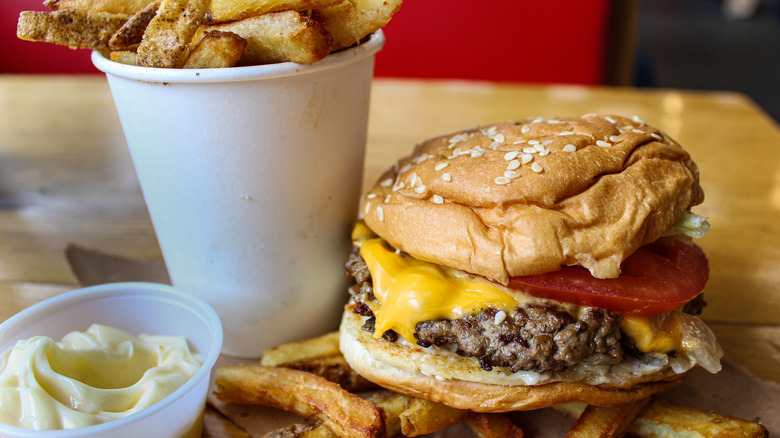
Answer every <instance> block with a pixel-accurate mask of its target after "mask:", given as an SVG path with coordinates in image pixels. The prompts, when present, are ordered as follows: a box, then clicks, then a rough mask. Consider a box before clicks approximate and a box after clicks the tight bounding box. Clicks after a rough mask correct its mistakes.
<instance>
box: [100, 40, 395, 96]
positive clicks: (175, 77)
mask: <svg viewBox="0 0 780 438" xmlns="http://www.w3.org/2000/svg"><path fill="white" fill-rule="evenodd" d="M384 43H385V36H384V33H383V32H382V30H381V29H380V30H377V31H376V32H374V33H373V34H371V37H370V38H369V39H368V40H367V41H365V42H363V43H362V44H360V45H358V46H355V47H352V48H350V49H346V50H342V51H338V52H335V53H331V54H330V55H328V56H326V57H325V59H323V60H322V61H318V62H315V63H312V64H297V63H294V62H280V63H275V64H264V65H250V66H241V67H226V68H202V69H181V68H154V67H139V66H135V65H128V64H122V63H119V62H114V61H111V60H110V59H108V58H106V57H105V56H103V54H102V53H100V52H99V51H97V50H94V51H92V58H91V59H92V63H93V65H94V66H95V67H96V68H97V69H98V70H100V71H102V72H104V73H106V74H110V75H114V76H119V77H123V78H126V79H135V80H139V81H144V82H163V83H201V82H234V81H248V80H257V79H272V78H276V77H281V76H290V75H299V74H307V73H313V72H316V71H322V70H327V69H332V68H335V67H338V66H341V65H343V64H347V63H352V62H357V61H359V60H361V59H363V58H366V57H368V56H372V55H374V54H375V53H376V52H378V51H379V50H380V49H381V48H382V46H383V45H384Z"/></svg>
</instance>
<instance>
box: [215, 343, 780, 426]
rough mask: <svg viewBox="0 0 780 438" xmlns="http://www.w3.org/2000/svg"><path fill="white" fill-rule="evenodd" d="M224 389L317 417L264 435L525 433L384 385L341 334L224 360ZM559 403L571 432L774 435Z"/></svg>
mask: <svg viewBox="0 0 780 438" xmlns="http://www.w3.org/2000/svg"><path fill="white" fill-rule="evenodd" d="M216 388H217V389H216V396H217V398H218V399H219V400H221V401H225V402H232V403H240V404H261V405H265V406H272V407H276V408H279V409H283V410H285V411H288V412H293V413H296V414H298V415H301V416H304V417H308V418H311V419H314V420H316V423H302V424H293V425H291V426H288V427H285V428H282V429H280V430H276V431H272V432H270V433H268V434H267V435H265V437H264V438H324V437H350V438H357V437H360V438H381V437H392V436H397V435H403V436H407V437H414V436H420V435H425V434H428V433H433V432H436V431H439V430H443V429H446V428H448V427H450V426H452V425H455V424H458V423H462V424H464V425H465V426H466V427H467V428H468V429H470V430H471V431H472V432H473V433H474V435H475V436H477V437H478V438H498V437H509V438H520V437H522V436H523V431H522V430H521V429H519V428H518V427H517V426H516V425H515V424H514V423H513V422H512V421H511V420H510V419H509V417H507V416H506V415H504V414H484V413H474V412H470V411H464V410H460V409H454V408H450V407H447V406H445V405H442V404H439V403H435V402H431V401H428V400H424V399H420V398H415V397H410V396H406V395H402V394H397V393H394V392H391V391H387V390H383V389H380V388H377V387H376V386H374V385H372V384H371V383H370V382H368V381H366V380H365V379H363V378H362V377H360V376H359V375H357V374H356V373H355V372H354V371H353V370H352V369H351V368H350V366H349V365H348V364H347V362H346V361H345V360H344V357H343V356H342V355H341V352H340V351H339V346H338V333H329V334H327V335H324V336H321V337H317V338H314V339H308V340H305V341H301V342H292V343H288V344H284V345H280V346H278V347H276V348H273V349H270V350H268V351H266V352H265V353H264V354H263V356H262V359H261V360H260V362H259V363H258V364H251V365H234V366H225V367H222V368H220V369H218V370H217V372H216ZM371 390H373V391H371ZM366 391H371V392H366ZM356 392H360V393H361V394H363V397H360V396H358V395H356V394H355V393H356ZM555 409H556V410H558V411H560V412H562V413H564V414H565V415H568V416H570V417H572V418H576V419H577V420H576V422H575V424H574V426H572V428H571V430H570V431H569V433H568V434H567V435H566V436H567V437H568V438H591V437H599V438H613V437H622V436H636V437H647V438H654V437H658V438H660V437H670V438H683V437H686V438H687V437H700V438H716V437H720V438H737V437H750V438H760V437H767V436H768V433H767V431H766V429H765V428H764V427H763V426H762V425H761V424H759V423H756V422H751V421H746V420H742V419H739V418H733V417H727V416H724V415H719V414H714V413H708V412H703V411H698V410H695V409H691V408H687V407H682V406H677V405H674V404H671V403H669V402H666V401H663V400H661V399H656V398H648V399H644V400H640V401H637V402H634V403H629V404H625V405H621V406H614V407H596V406H587V405H584V404H570V405H564V406H559V407H556V408H555Z"/></svg>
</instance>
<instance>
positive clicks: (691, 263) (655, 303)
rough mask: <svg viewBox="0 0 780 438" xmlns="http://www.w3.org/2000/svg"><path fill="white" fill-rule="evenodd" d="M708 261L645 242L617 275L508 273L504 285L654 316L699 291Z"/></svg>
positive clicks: (696, 253) (696, 251) (683, 248)
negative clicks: (506, 282)
mask: <svg viewBox="0 0 780 438" xmlns="http://www.w3.org/2000/svg"><path fill="white" fill-rule="evenodd" d="M708 278H709V264H708V263H707V257H706V256H705V255H704V251H702V250H701V248H699V247H698V246H696V245H694V244H688V243H684V242H680V241H679V240H675V241H673V242H672V243H665V244H664V243H660V242H656V243H653V244H650V245H647V246H644V247H642V248H640V249H639V250H637V251H636V252H635V253H634V254H632V255H631V256H630V257H628V258H627V259H626V260H624V261H623V264H622V265H621V274H620V277H618V278H610V279H601V278H596V277H593V276H592V275H590V272H588V271H587V270H586V269H582V268H578V267H563V268H561V269H560V270H559V271H555V272H548V273H546V274H540V275H530V276H526V277H512V278H511V279H510V280H509V287H511V288H513V289H518V290H522V291H524V292H526V293H528V294H530V295H533V296H535V297H539V298H549V299H553V300H558V301H563V302H566V303H572V304H578V305H581V306H592V307H600V308H602V309H607V310H612V311H615V312H619V313H627V314H637V315H654V314H658V313H663V312H666V311H669V310H672V309H674V308H676V307H680V306H682V305H684V304H685V303H687V302H688V301H690V300H692V299H693V298H695V297H696V296H697V295H699V294H700V293H701V291H702V290H704V286H705V285H706V284H707V280H708Z"/></svg>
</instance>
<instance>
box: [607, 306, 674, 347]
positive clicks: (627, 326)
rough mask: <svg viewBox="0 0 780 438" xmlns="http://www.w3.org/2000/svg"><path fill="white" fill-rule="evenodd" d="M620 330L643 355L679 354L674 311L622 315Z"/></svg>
mask: <svg viewBox="0 0 780 438" xmlns="http://www.w3.org/2000/svg"><path fill="white" fill-rule="evenodd" d="M620 330H621V331H622V332H623V333H624V334H625V335H626V336H628V337H630V338H631V339H633V340H634V343H635V344H636V347H637V348H638V349H639V351H641V352H643V353H670V352H680V351H681V348H682V337H683V336H682V332H681V330H680V323H679V315H678V313H677V312H674V311H673V312H669V313H664V314H661V315H646V316H645V315H624V316H623V319H622V321H621V322H620Z"/></svg>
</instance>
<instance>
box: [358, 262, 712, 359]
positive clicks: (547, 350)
mask: <svg viewBox="0 0 780 438" xmlns="http://www.w3.org/2000/svg"><path fill="white" fill-rule="evenodd" d="M345 267H346V273H347V275H349V276H351V277H353V278H354V280H355V284H354V285H353V286H352V287H350V289H349V292H350V294H351V295H352V296H353V298H354V300H355V302H356V303H357V305H356V306H355V310H354V312H355V313H358V314H360V315H363V316H366V317H368V320H367V322H366V324H365V325H364V326H363V328H364V329H365V330H370V331H373V330H374V321H375V319H374V316H373V312H372V311H371V309H370V307H369V305H368V304H369V303H371V302H375V301H376V298H375V297H374V294H373V287H372V283H371V273H370V272H369V270H368V266H367V265H366V263H365V261H363V258H362V257H361V256H360V252H359V250H358V249H357V248H354V249H353V251H352V253H351V254H350V255H349V258H348V260H347V263H346V266H345ZM704 304H705V303H704V301H703V300H702V299H701V295H700V296H699V297H698V298H697V299H696V300H694V301H692V302H691V303H689V305H688V306H686V308H685V311H687V312H688V313H693V314H698V313H700V312H701V309H702V307H703V306H704ZM579 313H580V314H579V315H572V314H570V313H569V312H567V311H566V310H565V309H563V308H562V307H561V306H557V305H555V304H549V305H542V304H539V303H536V304H531V303H529V304H523V305H521V306H518V307H516V308H515V309H514V310H513V311H511V312H508V313H507V312H504V311H499V310H497V309H495V308H486V309H483V310H482V311H480V312H479V313H477V314H474V315H468V316H464V317H462V318H458V319H455V320H435V321H423V322H420V323H418V324H417V326H416V333H415V337H416V338H417V344H419V345H421V346H423V347H430V346H431V345H436V346H440V347H441V346H445V345H446V346H450V347H454V348H455V350H456V351H457V352H458V353H459V354H462V355H466V356H469V357H475V358H477V359H479V363H480V365H481V366H482V368H483V369H485V370H488V371H489V370H491V369H492V368H493V367H494V366H500V367H506V368H508V369H509V370H510V371H512V372H517V371H537V372H546V371H563V370H565V369H566V368H568V367H571V366H573V365H576V364H578V363H580V362H581V361H583V360H584V359H586V358H588V357H591V356H593V355H595V354H602V355H604V356H605V357H606V358H611V359H612V360H615V361H619V360H620V359H621V358H622V357H623V354H633V355H639V354H641V353H639V352H638V351H637V350H636V349H635V348H634V346H633V344H632V342H631V341H630V339H627V338H626V339H623V340H621V333H620V327H619V325H620V320H621V318H620V315H619V314H617V313H615V312H611V311H608V310H604V309H599V308H595V307H589V308H585V309H583V311H582V312H579ZM383 337H384V338H385V339H387V340H388V341H391V342H395V341H396V339H397V335H396V334H395V333H394V332H392V331H389V332H386V333H383Z"/></svg>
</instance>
